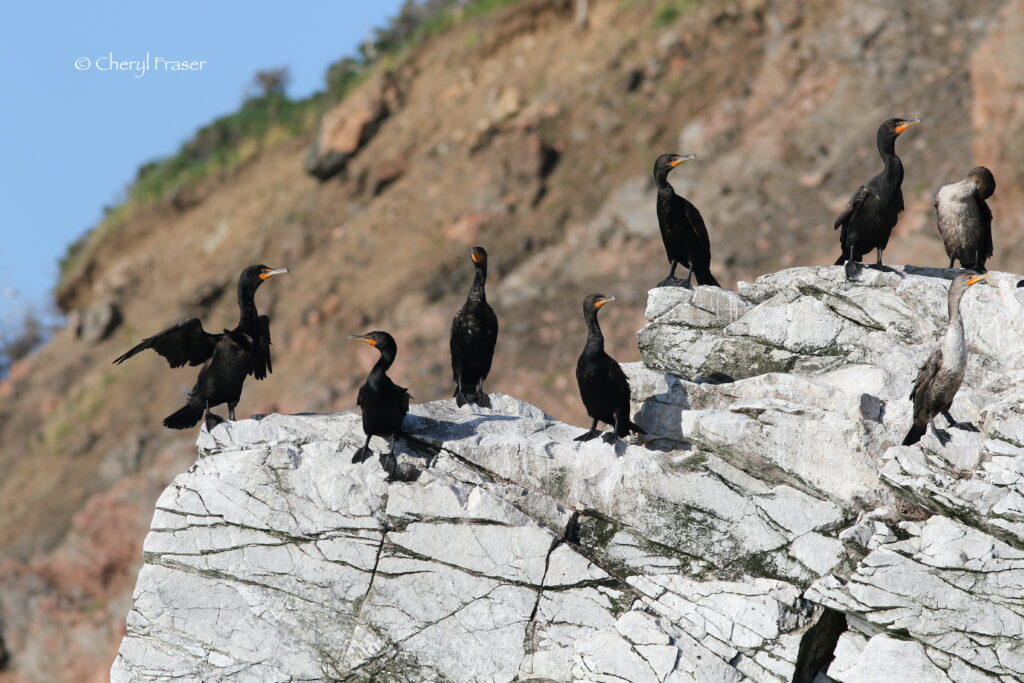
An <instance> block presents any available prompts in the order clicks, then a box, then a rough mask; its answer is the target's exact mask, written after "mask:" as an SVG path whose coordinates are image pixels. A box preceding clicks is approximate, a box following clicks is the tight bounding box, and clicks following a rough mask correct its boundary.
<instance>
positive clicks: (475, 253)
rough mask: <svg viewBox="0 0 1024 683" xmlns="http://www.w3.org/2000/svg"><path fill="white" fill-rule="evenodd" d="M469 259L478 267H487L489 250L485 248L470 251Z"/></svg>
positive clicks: (475, 248) (474, 248)
mask: <svg viewBox="0 0 1024 683" xmlns="http://www.w3.org/2000/svg"><path fill="white" fill-rule="evenodd" d="M469 258H471V259H473V263H475V264H476V265H478V266H486V265H487V250H486V249H484V248H483V247H473V248H472V249H470V250H469Z"/></svg>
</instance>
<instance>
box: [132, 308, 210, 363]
mask: <svg viewBox="0 0 1024 683" xmlns="http://www.w3.org/2000/svg"><path fill="white" fill-rule="evenodd" d="M219 338H220V335H217V334H210V333H209V332H206V331H205V330H203V324H202V323H201V322H199V318H189V319H188V320H182V321H181V322H180V323H178V324H177V325H175V326H173V327H168V328H167V329H166V330H164V331H163V332H158V333H156V334H154V335H153V336H152V337H146V338H145V339H143V340H142V341H141V342H139V343H138V344H136V345H135V346H133V347H132V348H131V349H130V350H129V351H128V352H127V353H125V354H123V355H121V356H118V357H117V359H115V360H114V363H116V364H120V363H123V362H125V361H126V360H128V359H129V358H131V357H132V356H134V355H135V354H137V353H138V352H139V351H143V350H145V349H153V350H154V351H156V352H157V353H159V354H160V355H161V356H163V357H164V358H166V359H167V363H168V364H169V365H170V366H171V367H172V368H180V367H181V366H182V365H185V364H186V363H188V364H189V365H202V364H203V363H205V362H206V361H207V360H208V359H209V358H210V356H212V355H213V350H214V348H216V346H217V340H218V339H219Z"/></svg>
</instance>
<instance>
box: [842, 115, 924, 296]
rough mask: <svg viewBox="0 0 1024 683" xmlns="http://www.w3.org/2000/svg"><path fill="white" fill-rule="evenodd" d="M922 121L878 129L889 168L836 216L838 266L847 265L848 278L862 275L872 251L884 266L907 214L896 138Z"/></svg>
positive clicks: (885, 124) (905, 121)
mask: <svg viewBox="0 0 1024 683" xmlns="http://www.w3.org/2000/svg"><path fill="white" fill-rule="evenodd" d="M920 122H921V119H889V120H888V121H883V122H882V125H880V126H879V127H878V134H877V135H876V136H875V140H876V143H877V145H878V153H879V154H880V155H881V156H882V162H883V163H884V164H885V168H883V169H882V172H881V173H879V174H878V175H876V176H875V177H873V178H872V179H871V180H869V181H867V182H866V183H864V184H863V185H861V186H860V187H859V188H857V191H856V192H854V193H853V196H852V197H850V202H849V203H848V204H847V205H846V208H845V209H843V212H842V213H840V214H839V215H838V216H837V217H836V222H835V224H834V225H833V228H839V227H842V232H840V233H839V248H840V251H841V253H840V255H839V258H838V259H836V265H837V266H839V265H842V264H844V263H845V264H846V276H847V277H848V278H852V277H854V276H855V275H856V274H857V273H858V272H860V265H859V263H858V262H859V261H861V260H862V259H863V258H864V254H866V253H868V252H869V251H871V250H872V249H877V250H878V260H877V261H876V263H875V265H876V266H878V267H881V265H882V252H883V251H884V250H885V247H886V245H887V244H888V243H889V236H890V235H891V234H892V229H893V228H894V227H895V226H896V221H897V220H898V218H899V215H900V213H901V212H902V211H903V191H902V190H901V189H900V185H902V184H903V162H901V161H900V158H899V157H898V156H896V138H897V137H898V136H899V134H900V133H902V132H903V131H905V130H906V129H907V128H910V127H911V126H913V125H915V124H917V123H920Z"/></svg>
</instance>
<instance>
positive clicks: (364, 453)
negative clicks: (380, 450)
mask: <svg viewBox="0 0 1024 683" xmlns="http://www.w3.org/2000/svg"><path fill="white" fill-rule="evenodd" d="M372 455H373V451H372V450H370V447H369V446H363V447H362V448H360V449H359V450H357V451H356V452H355V453H353V454H352V462H353V463H355V464H358V463H361V462H365V461H367V460H369V459H370V457H371V456H372Z"/></svg>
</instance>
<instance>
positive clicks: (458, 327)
mask: <svg viewBox="0 0 1024 683" xmlns="http://www.w3.org/2000/svg"><path fill="white" fill-rule="evenodd" d="M464 323H465V314H464V309H463V308H460V309H459V312H458V313H456V314H455V317H454V318H452V332H451V337H450V339H449V341H448V348H449V349H450V350H451V354H452V380H454V381H455V391H456V392H457V391H458V390H459V372H460V370H461V365H462V352H461V350H460V349H459V348H458V340H459V339H461V338H462V335H463V334H465V326H464Z"/></svg>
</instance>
